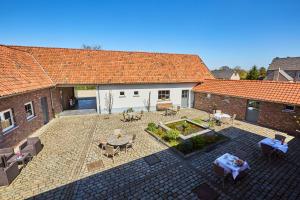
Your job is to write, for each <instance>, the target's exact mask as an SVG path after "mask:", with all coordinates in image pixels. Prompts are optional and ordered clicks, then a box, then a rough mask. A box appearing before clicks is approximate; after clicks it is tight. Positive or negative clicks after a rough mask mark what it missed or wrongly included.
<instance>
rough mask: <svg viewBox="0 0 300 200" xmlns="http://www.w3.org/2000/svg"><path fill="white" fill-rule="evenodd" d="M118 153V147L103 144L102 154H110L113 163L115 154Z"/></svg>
mask: <svg viewBox="0 0 300 200" xmlns="http://www.w3.org/2000/svg"><path fill="white" fill-rule="evenodd" d="M119 153H120V147H117V148H114V147H113V146H111V145H106V146H105V153H104V154H105V155H106V156H107V157H110V156H111V157H112V160H113V163H115V159H114V157H115V155H119Z"/></svg>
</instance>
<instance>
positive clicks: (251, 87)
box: [194, 80, 300, 136]
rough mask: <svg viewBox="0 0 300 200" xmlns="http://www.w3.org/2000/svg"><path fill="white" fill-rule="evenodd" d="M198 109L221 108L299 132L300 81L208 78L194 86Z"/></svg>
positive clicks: (238, 117)
mask: <svg viewBox="0 0 300 200" xmlns="http://www.w3.org/2000/svg"><path fill="white" fill-rule="evenodd" d="M194 92H195V108H197V109H200V110H205V111H207V112H212V111H213V110H214V109H220V110H222V112H224V113H228V114H230V115H233V114H236V115H237V119H240V120H245V121H248V122H251V123H257V124H260V125H262V126H266V127H270V128H274V129H278V130H281V131H286V132H288V133H291V134H293V135H299V136H300V132H297V131H296V130H299V125H297V123H296V119H295V116H300V83H295V82H293V83H290V82H279V81H255V80H239V81H235V80H205V81H204V82H203V84H199V85H198V86H196V87H195V88H194Z"/></svg>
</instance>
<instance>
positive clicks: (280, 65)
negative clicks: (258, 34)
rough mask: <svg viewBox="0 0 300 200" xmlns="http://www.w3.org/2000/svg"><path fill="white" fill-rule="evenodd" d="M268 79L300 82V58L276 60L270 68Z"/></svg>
mask: <svg viewBox="0 0 300 200" xmlns="http://www.w3.org/2000/svg"><path fill="white" fill-rule="evenodd" d="M266 79H267V80H274V81H300V57H287V58H274V59H273V61H272V63H271V64H270V66H269V68H268V71H267V77H266Z"/></svg>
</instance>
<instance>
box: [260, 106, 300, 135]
mask: <svg viewBox="0 0 300 200" xmlns="http://www.w3.org/2000/svg"><path fill="white" fill-rule="evenodd" d="M284 108H285V105H283V104H278V103H270V102H261V103H260V112H259V118H258V124H260V125H263V126H266V127H271V128H274V129H278V130H282V131H286V132H289V133H291V134H293V135H299V133H298V132H296V130H297V129H300V128H298V127H297V126H298V125H297V124H296V121H295V118H294V116H296V115H297V116H300V107H296V109H295V112H284V111H282V110H284Z"/></svg>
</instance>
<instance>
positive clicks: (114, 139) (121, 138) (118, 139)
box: [107, 134, 131, 146]
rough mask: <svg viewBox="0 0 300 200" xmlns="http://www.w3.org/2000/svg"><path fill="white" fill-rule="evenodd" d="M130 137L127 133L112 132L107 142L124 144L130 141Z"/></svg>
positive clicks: (114, 144)
mask: <svg viewBox="0 0 300 200" xmlns="http://www.w3.org/2000/svg"><path fill="white" fill-rule="evenodd" d="M130 139H131V137H130V136H129V135H126V134H120V135H115V134H112V135H110V136H109V137H108V139H107V143H108V144H109V145H112V146H124V145H126V144H127V143H128V142H129V140H130Z"/></svg>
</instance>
